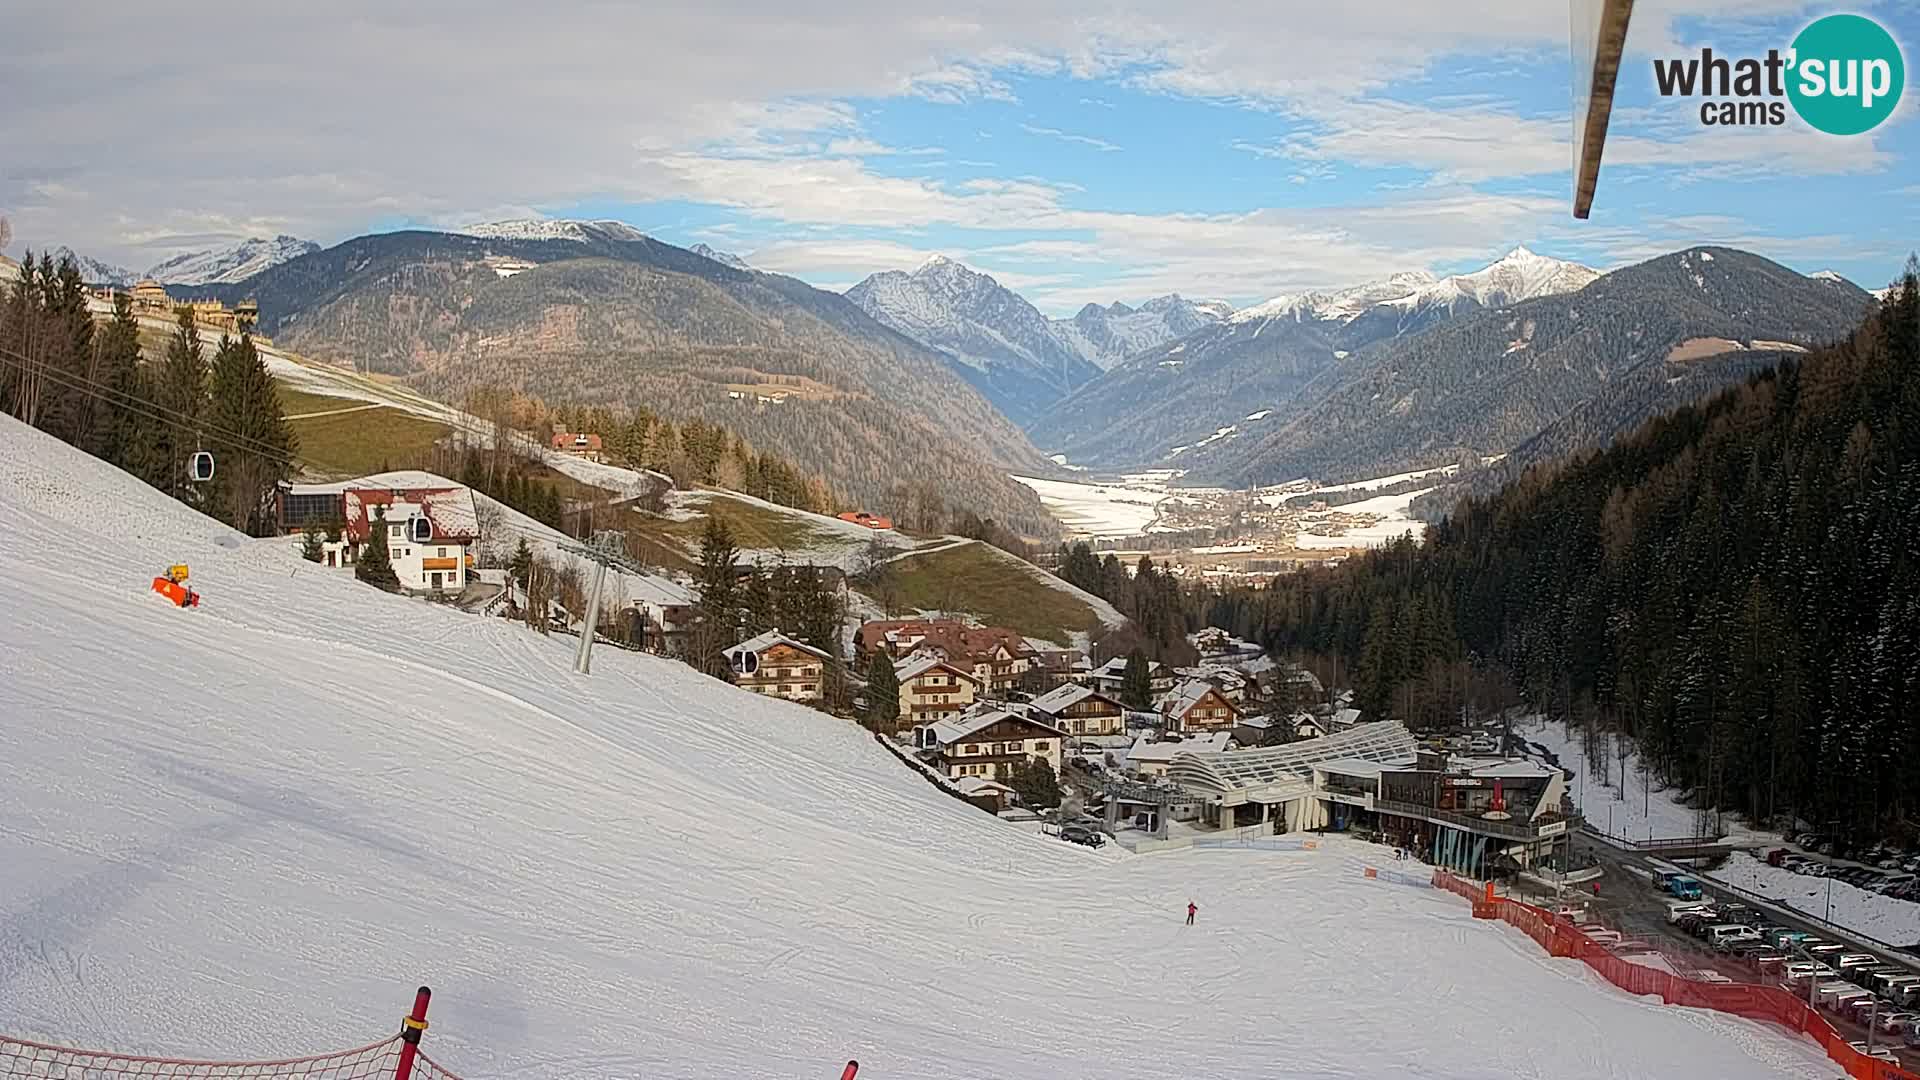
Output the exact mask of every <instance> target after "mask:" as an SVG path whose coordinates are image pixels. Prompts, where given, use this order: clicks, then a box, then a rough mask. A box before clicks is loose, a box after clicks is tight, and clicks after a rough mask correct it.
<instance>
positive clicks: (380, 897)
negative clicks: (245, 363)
mask: <svg viewBox="0 0 1920 1080" xmlns="http://www.w3.org/2000/svg"><path fill="white" fill-rule="evenodd" d="M76 553H84V557H78V558H77V557H76ZM0 560H3V561H4V564H5V565H6V566H7V567H8V571H9V574H10V576H11V577H12V579H13V580H14V582H15V583H16V585H17V586H18V587H17V588H15V589H14V590H13V595H12V596H11V597H10V598H9V603H8V611H7V617H6V619H5V620H0V671H4V673H5V678H3V679H0V761H4V762H5V769H4V772H0V776H3V777H4V781H0V867H4V868H5V869H4V873H0V1028H4V1029H5V1030H7V1032H8V1033H9V1034H13V1035H17V1036H23V1037H28V1038H34V1037H38V1038H44V1039H48V1040H51V1041H57V1042H61V1043H65V1044H68V1045H82V1046H92V1047H105V1048H109V1049H114V1050H119V1051H125V1052H143V1051H144V1052H163V1053H169V1054H181V1055H216V1056H223V1057H227V1056H276V1057H278V1056H288V1055H294V1054H301V1053H307V1052H316V1051H324V1050H331V1049H338V1048H344V1047H346V1046H351V1045H358V1044H360V1043H362V1042H366V1041H370V1040H372V1039H374V1038H378V1037H380V1036H382V1035H384V1034H387V1033H389V1032H391V1031H392V1030H393V1029H394V1026H395V1025H394V1020H395V1017H396V1016H397V1015H398V1013H399V1012H400V1011H401V1010H402V1009H403V1008H404V1006H405V1004H406V1003H407V1001H408V1000H409V999H410V996H411V989H412V987H413V986H415V985H417V984H420V983H425V984H429V985H431V986H432V987H433V988H434V990H435V996H434V1005H433V1026H432V1030H431V1031H430V1032H429V1033H428V1035H427V1046H428V1048H429V1050H430V1052H431V1053H432V1054H433V1055H434V1056H435V1057H436V1058H437V1059H439V1060H440V1061H441V1062H443V1063H445V1064H446V1065H447V1066H448V1067H450V1068H454V1069H456V1070H458V1071H460V1072H462V1073H464V1074H465V1075H467V1076H470V1077H476V1078H484V1077H490V1076H491V1077H506V1076H512V1077H516V1078H522V1080H527V1078H534V1080H537V1078H545V1077H568V1078H575V1077H609V1078H615V1077H618V1078H631V1077H664V1078H677V1077H699V1078H715V1077H726V1078H729V1080H755V1078H762V1077H765V1078H775V1077H778V1078H781V1080H790V1078H795V1077H815V1076H833V1075H838V1069H839V1066H840V1064H841V1063H843V1062H844V1061H845V1060H846V1059H848V1058H856V1057H857V1058H859V1059H860V1061H861V1062H862V1065H863V1068H862V1073H861V1075H862V1076H863V1077H865V1076H873V1077H876V1078H885V1080H906V1078H934V1077H941V1078H947V1077H989V1076H990V1077H995V1078H1004V1080H1025V1078H1036V1080H1037V1078H1049V1080H1053V1078H1075V1077H1087V1078H1093V1077H1100V1078H1103V1080H1105V1078H1111V1077H1115V1076H1122V1075H1125V1076H1132V1075H1136V1074H1142V1073H1148V1072H1151V1073H1153V1074H1156V1075H1167V1076H1175V1077H1195V1078H1198V1077H1206V1078H1229V1080H1231V1078H1242V1077H1244V1078H1248V1080H1252V1078H1262V1080H1265V1078H1271V1077H1315V1078H1336V1077H1337V1078H1347V1077H1362V1076H1367V1077H1371V1076H1390V1075H1391V1076H1421V1077H1434V1078H1474V1080H1480V1078H1485V1080H1492V1078H1495V1077H1499V1078H1511V1077H1532V1078H1547V1077H1551V1078H1555V1080H1589V1078H1590V1080H1618V1078H1622V1077H1666V1076H1685V1077H1688V1078H1690V1080H1722V1078H1723V1080H1769V1078H1775V1077H1805V1078H1808V1080H1815V1078H1826V1077H1830V1076H1831V1075H1832V1073H1833V1069H1832V1067H1831V1066H1830V1065H1828V1064H1827V1063H1826V1061H1825V1058H1824V1056H1823V1055H1822V1054H1821V1053H1820V1052H1819V1051H1818V1050H1817V1049H1815V1048H1814V1046H1813V1044H1812V1043H1810V1042H1806V1041H1803V1040H1799V1039H1797V1038H1795V1037H1792V1036H1789V1035H1787V1034H1785V1033H1784V1032H1781V1031H1778V1030H1776V1029H1771V1028H1765V1027H1762V1026H1759V1025H1756V1024H1753V1023H1750V1022H1747V1021H1742V1020H1737V1019H1733V1018H1728V1017H1723V1016H1718V1015H1713V1014H1707V1013H1699V1012H1691V1011H1687V1010H1681V1009H1675V1008H1668V1007H1664V1006H1661V1005H1659V1004H1658V1003H1657V1002H1650V1001H1647V1000H1642V999H1636V998H1632V997H1629V996H1627V995H1624V994H1621V993H1619V992H1617V991H1615V990H1613V989H1612V988H1610V987H1608V986H1607V985H1605V984H1604V983H1601V982H1600V981H1598V980H1597V979H1596V978H1595V977H1594V976H1592V975H1591V974H1590V973H1588V971H1587V969H1586V968H1585V967H1584V966H1583V965H1581V964H1579V963H1577V962H1575V961H1568V960H1554V959H1550V958H1548V957H1546V956H1545V955H1543V954H1542V953H1541V952H1540V950H1539V949H1538V947H1537V946H1535V945H1534V944H1533V942H1532V941H1530V940H1529V939H1527V938H1526V937H1524V936H1523V935H1521V934H1519V933H1518V932H1517V931H1514V930H1511V929H1508V928H1505V927H1500V926H1494V925H1490V924H1487V923H1484V922H1478V921H1476V920H1474V919H1473V918H1472V917H1471V914H1470V910H1469V908H1468V906H1467V905H1466V904H1465V903H1463V902H1462V901H1460V900H1459V899H1457V898H1455V897H1452V896H1449V895H1446V894H1444V893H1440V892H1437V891H1433V890H1419V889H1405V888H1397V887H1390V886H1383V885H1381V884H1380V883H1378V882H1372V883H1369V882H1366V881H1364V880H1363V879H1362V878H1361V875H1360V865H1359V862H1358V861H1357V856H1353V855H1349V854H1343V852H1342V850H1341V849H1339V848H1332V849H1329V850H1325V851H1320V852H1312V853H1309V852H1267V851H1245V850H1215V851H1187V852H1179V853H1171V854H1166V855H1154V856H1139V857H1118V856H1117V855H1116V854H1115V853H1112V852H1087V851H1083V850H1081V849H1079V848H1076V847H1074V846H1072V845H1067V844H1062V843H1059V842H1058V841H1055V840H1051V839H1047V838H1044V837H1039V836H1035V835H1031V834H1029V833H1026V832H1023V831H1021V830H1018V829H1014V828H1009V827H1007V826H1005V825H1004V824H1003V823H1001V822H998V821H996V820H994V819H993V818H991V817H989V816H987V815H984V814H982V813H980V812H978V811H976V810H973V809H971V808H969V807H967V806H964V805H962V804H960V803H958V802H955V801H953V800H951V799H949V798H946V797H945V796H942V795H940V794H939V793H938V792H936V791H935V790H934V788H933V787H932V786H931V785H929V784H927V783H926V782H925V780H924V779H922V778H921V777H918V776H916V775H914V774H913V773H911V772H910V771H909V770H907V769H906V768H904V767H902V766H901V765H900V763H899V762H898V761H897V760H895V759H894V758H893V757H892V756H891V755H889V754H888V753H887V752H885V751H884V750H883V749H881V748H880V747H878V746H876V745H875V744H874V743H873V741H872V740H871V739H870V738H869V737H868V736H867V735H866V734H865V733H864V732H862V731H861V730H860V729H858V728H857V727H855V726H853V725H852V724H849V723H845V722H842V721H837V720H834V719H831V718H829V717H826V716H824V715H822V714H819V713H816V712H813V711H810V710H807V709H803V708H800V707H797V706H791V705H786V704H783V703H780V702H776V701H769V700H765V699H761V698H758V697H754V696H752V695H748V694H745V693H743V692H740V691H737V690H734V689H731V688H728V687H726V686H724V685H722V684H719V683H717V682H714V681H712V680H709V679H706V678H703V677H702V676H699V675H697V674H695V673H694V672H693V671H692V670H691V669H689V668H686V667H684V666H682V665H679V664H676V663H673V662H670V661H666V660H660V659H656V658H652V657H646V656H640V655H635V654H629V653H623V652H620V651H618V650H612V649H609V650H604V651H602V652H599V653H596V655H595V663H594V674H593V675H592V676H590V677H584V676H576V675H574V674H572V672H571V671H570V660H571V652H572V642H571V640H570V639H565V638H549V637H543V636H540V635H537V634H534V633H532V632H530V631H528V630H526V629H525V628H523V627H520V626H517V625H511V624H508V623H505V622H503V621H499V620H486V619H480V618H477V617H474V616H469V615H464V614H461V613H459V612H456V611H452V610H449V609H447V608H444V607H441V606H438V605H433V604H428V603H424V602H421V601H416V600H408V599H405V598H401V597H394V596H387V595H384V594H380V593H377V592H374V591H372V590H370V589H367V588H366V587H364V586H361V585H359V584H357V583H356V582H354V581H352V580H351V579H350V578H348V577H346V576H345V575H340V574H336V573H328V572H326V571H324V570H322V569H320V568H319V567H316V566H313V565H312V564H307V563H303V562H301V561H300V560H299V559H298V558H297V557H296V556H295V555H294V553H293V552H292V550H291V545H289V544H288V543H287V542H285V541H279V540H275V541H252V540H247V539H244V538H242V537H240V536H238V535H237V534H234V533H232V532H229V531H227V530H225V529H224V528H222V527H220V526H218V525H216V524H214V523H212V522H210V521H208V520H206V519H204V518H200V517H198V516H196V515H194V514H192V513H191V512H189V511H187V510H185V509H184V508H182V507H180V506H179V505H178V504H176V503H174V502H172V501H170V500H168V499H166V498H165V497H163V496H161V495H160V494H158V493H156V492H153V491H151V490H149V489H147V488H145V487H143V486H142V485H140V484H139V483H137V482H135V481H133V480H131V479H130V478H127V477H125V476H123V475H121V474H119V473H116V472H114V471H112V470H110V469H108V468H107V467H105V466H103V465H101V464H99V463H98V462H95V461H93V460H92V459H90V458H86V457H84V456H83V455H80V454H78V453H77V452H74V451H72V450H69V449H68V448H66V447H64V446H60V445H58V444H56V443H54V442H53V441H51V440H49V439H46V438H44V437H42V436H40V435H38V434H36V433H33V432H30V431H28V430H26V429H24V428H22V427H21V426H20V425H18V424H17V423H15V422H14V421H12V420H10V419H5V418H0ZM180 561H184V562H187V563H189V564H191V566H192V568H193V581H194V583H195V584H196V586H197V587H198V588H199V590H200V591H201V593H202V594H203V596H204V598H205V601H204V606H203V607H201V608H199V609H197V610H191V611H182V610H179V609H176V608H173V607H171V606H169V605H167V604H165V603H164V602H163V601H161V600H160V599H159V598H157V597H155V596H154V595H153V594H151V593H150V592H149V591H148V589H147V581H148V579H149V578H151V577H152V575H153V574H154V573H155V572H156V571H158V570H159V569H160V568H162V567H163V566H165V565H167V564H169V563H173V562H180ZM1189 899H1192V900H1193V901H1195V902H1196V903H1198V905H1199V907H1200V921H1199V925H1198V926H1196V927H1193V928H1190V929H1189V928H1187V927H1184V926H1182V925H1180V921H1179V913H1180V911H1181V909H1182V908H1184V906H1185V904H1186V903H1187V901H1188V900H1189ZM1142 987H1146V988H1149V989H1148V990H1146V991H1144V992H1143V991H1142V990H1141V989H1140V988H1142Z"/></svg>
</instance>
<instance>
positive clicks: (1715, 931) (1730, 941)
mask: <svg viewBox="0 0 1920 1080" xmlns="http://www.w3.org/2000/svg"><path fill="white" fill-rule="evenodd" d="M1759 940H1760V935H1759V934H1756V933H1754V932H1753V927H1751V926H1741V925H1740V924H1739V923H1721V924H1719V925H1717V926H1714V927H1710V928H1709V929H1708V930H1707V933H1706V941H1707V944H1709V945H1711V946H1713V950H1714V951H1715V952H1726V951H1727V950H1728V949H1730V948H1732V947H1733V946H1734V945H1735V944H1737V943H1739V942H1742V941H1756V942H1757V941H1759Z"/></svg>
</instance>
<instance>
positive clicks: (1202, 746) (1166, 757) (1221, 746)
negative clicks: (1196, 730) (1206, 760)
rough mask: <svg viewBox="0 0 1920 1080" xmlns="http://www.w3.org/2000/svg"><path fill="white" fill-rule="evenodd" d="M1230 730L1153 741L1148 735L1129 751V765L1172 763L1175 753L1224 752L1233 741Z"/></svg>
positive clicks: (1141, 738)
mask: <svg viewBox="0 0 1920 1080" xmlns="http://www.w3.org/2000/svg"><path fill="white" fill-rule="evenodd" d="M1232 739H1233V735H1232V734H1231V733H1230V732H1225V731H1216V732H1213V733H1211V734H1207V735H1190V736H1188V737H1187V738H1184V739H1178V740H1172V739H1170V740H1167V741H1166V742H1152V741H1150V740H1149V739H1148V738H1147V737H1146V736H1141V737H1140V738H1139V739H1136V740H1135V741H1134V744H1133V748H1132V749H1130V750H1128V751H1127V765H1128V767H1130V768H1131V767H1137V766H1139V765H1141V764H1142V763H1146V764H1171V763H1172V762H1173V758H1174V755H1175V754H1222V753H1225V752H1226V749H1227V744H1228V743H1229V742H1230V741H1232Z"/></svg>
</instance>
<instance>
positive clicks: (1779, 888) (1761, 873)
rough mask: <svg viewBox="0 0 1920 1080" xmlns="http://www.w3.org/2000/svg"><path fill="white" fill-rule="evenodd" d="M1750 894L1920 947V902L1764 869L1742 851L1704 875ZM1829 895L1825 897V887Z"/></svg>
mask: <svg viewBox="0 0 1920 1080" xmlns="http://www.w3.org/2000/svg"><path fill="white" fill-rule="evenodd" d="M1708 876H1709V877H1712V878H1715V879H1717V880H1719V881H1724V882H1726V883H1728V884H1729V885H1737V886H1739V887H1740V888H1742V889H1745V890H1747V891H1748V892H1755V893H1759V894H1760V895H1761V896H1765V897H1768V898H1771V899H1774V900H1779V901H1781V902H1782V903H1785V904H1787V905H1788V906H1790V907H1795V908H1798V909H1799V910H1801V911H1804V912H1806V913H1807V914H1809V915H1812V916H1814V917H1816V918H1820V919H1826V920H1827V921H1828V922H1832V923H1836V924H1838V925H1840V926H1844V927H1846V928H1847V929H1849V930H1852V931H1854V932H1856V933H1860V934H1865V935H1867V936H1868V937H1870V938H1874V939H1876V940H1878V941H1884V942H1886V943H1887V944H1889V945H1897V946H1899V947H1901V948H1903V949H1907V950H1909V951H1920V949H1916V943H1920V904H1915V903H1913V902H1911V901H1908V900H1896V899H1894V898H1893V897H1891V896H1881V895H1880V894H1879V893H1876V892H1870V891H1868V890H1866V889H1861V888H1856V887H1855V886H1852V885H1849V884H1847V883H1846V882H1844V881H1835V880H1833V879H1831V878H1817V877H1812V876H1810V875H1807V874H1796V873H1794V872H1793V871H1791V870H1788V869H1785V868H1783V867H1779V866H1768V865H1767V864H1766V863H1764V862H1762V861H1761V860H1759V859H1756V858H1754V857H1753V856H1752V855H1749V854H1747V853H1746V852H1736V853H1735V854H1734V855H1733V857H1732V858H1730V859H1728V860H1727V864H1726V865H1725V866H1723V867H1721V868H1720V869H1718V870H1715V871H1713V872H1712V873H1711V874H1709V875H1708ZM1829 885H1831V887H1832V892H1831V894H1829V892H1828V887H1829ZM1829 895H1831V896H1832V899H1833V911H1832V914H1831V915H1829V914H1828V911H1827V899H1828V896H1829Z"/></svg>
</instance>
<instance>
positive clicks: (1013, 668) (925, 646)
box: [854, 619, 1035, 695]
mask: <svg viewBox="0 0 1920 1080" xmlns="http://www.w3.org/2000/svg"><path fill="white" fill-rule="evenodd" d="M854 649H855V651H856V652H857V653H858V656H859V659H860V663H861V664H862V665H863V666H864V665H865V664H866V663H867V662H868V660H869V658H870V657H872V655H873V654H874V653H875V652H881V653H884V654H886V655H887V656H889V657H891V658H893V659H895V660H901V659H905V658H906V657H909V656H915V655H920V656H937V657H939V658H940V659H942V660H945V661H947V662H948V663H950V664H952V665H954V666H955V667H957V668H960V669H962V670H964V671H967V672H969V673H970V674H972V675H973V677H974V679H975V680H976V682H977V684H978V688H979V693H981V694H983V695H984V694H1004V693H1006V692H1007V691H1009V690H1013V689H1016V688H1017V687H1018V686H1019V685H1020V682H1021V680H1022V679H1023V678H1025V676H1026V673H1027V671H1028V669H1029V668H1031V667H1032V666H1033V663H1034V660H1035V656H1034V651H1033V649H1032V648H1031V647H1029V646H1028V645H1027V641H1026V638H1024V637H1022V636H1021V635H1020V634H1019V633H1018V632H1016V631H1014V630H1010V629H1008V628H1006V627H1004V626H968V625H967V624H965V623H962V622H960V621H958V620H955V619H890V620H876V621H874V622H869V623H864V624H862V625H861V627H860V629H859V630H858V631H856V632H855V633H854Z"/></svg>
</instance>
